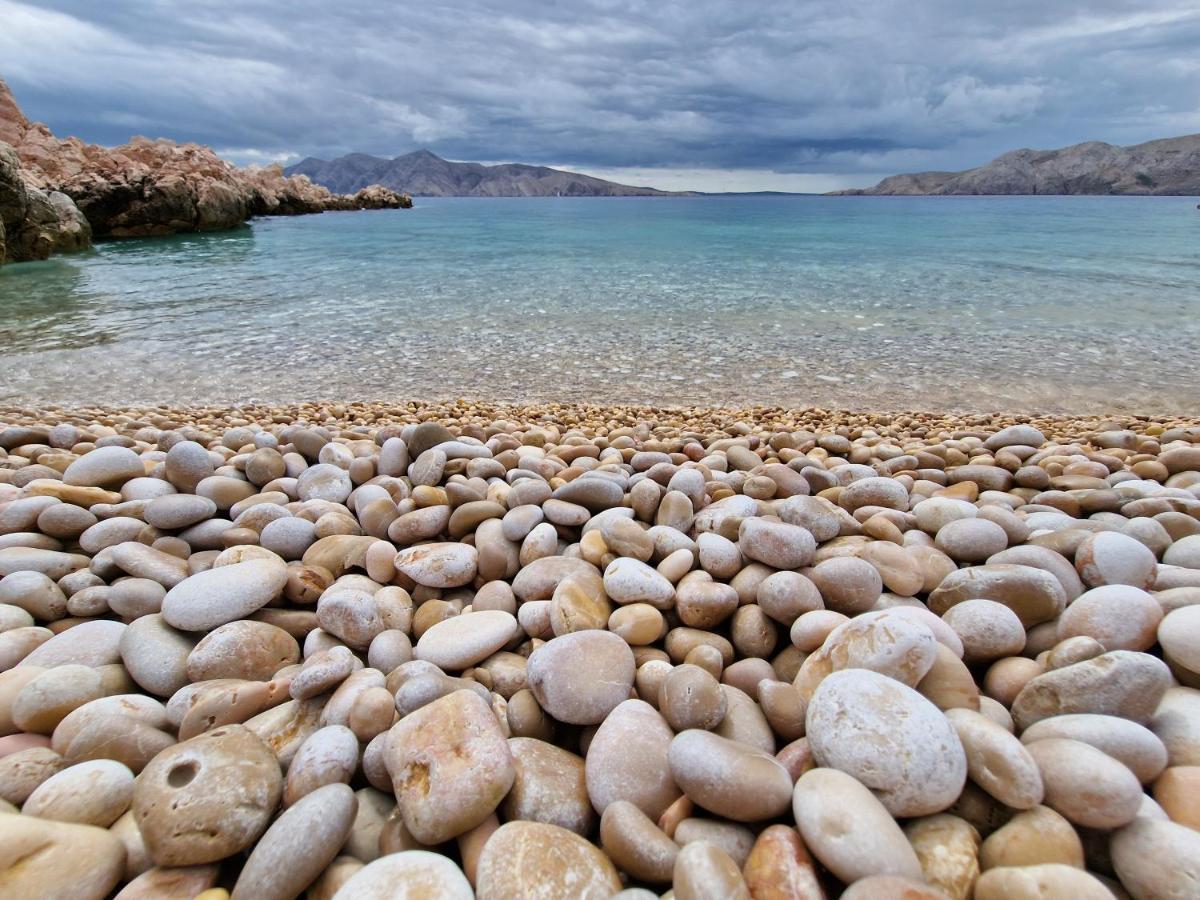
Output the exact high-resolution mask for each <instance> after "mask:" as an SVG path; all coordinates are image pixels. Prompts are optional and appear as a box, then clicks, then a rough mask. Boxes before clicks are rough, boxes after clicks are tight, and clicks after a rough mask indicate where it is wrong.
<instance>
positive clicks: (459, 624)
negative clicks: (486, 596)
mask: <svg viewBox="0 0 1200 900" xmlns="http://www.w3.org/2000/svg"><path fill="white" fill-rule="evenodd" d="M520 633H521V632H520V627H519V626H518V625H517V620H516V617H515V616H513V615H512V614H511V613H507V612H503V611H501V610H484V611H482V612H473V613H470V614H467V615H461V616H455V617H453V618H450V619H446V620H445V621H443V622H438V623H437V624H436V625H434V626H432V627H431V628H429V630H427V631H426V632H425V633H424V634H423V635H421V639H420V640H419V641H417V645H416V647H415V648H414V653H415V655H416V658H417V659H423V660H426V661H428V662H431V663H433V664H434V665H435V666H437V667H438V668H440V669H444V670H445V671H448V672H461V671H462V670H463V669H466V668H469V667H470V666H474V665H478V664H479V663H481V662H483V661H484V660H485V659H487V658H488V657H489V656H491V655H492V654H493V653H495V652H496V651H498V650H500V649H502V648H503V647H504V646H505V645H507V644H508V643H509V641H511V640H513V638H515V637H517V636H518V635H519V634H520Z"/></svg>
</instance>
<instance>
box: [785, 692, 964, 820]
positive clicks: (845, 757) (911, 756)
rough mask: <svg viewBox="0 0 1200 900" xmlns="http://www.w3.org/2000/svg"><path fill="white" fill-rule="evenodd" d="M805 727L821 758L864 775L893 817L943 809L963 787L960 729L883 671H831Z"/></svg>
mask: <svg viewBox="0 0 1200 900" xmlns="http://www.w3.org/2000/svg"><path fill="white" fill-rule="evenodd" d="M806 725H807V736H808V740H809V744H810V746H811V747H812V750H813V755H814V756H815V757H816V759H817V762H818V763H819V764H820V765H822V766H829V767H832V768H835V769H841V770H842V771H844V772H847V773H849V774H851V775H853V776H854V777H855V778H857V779H859V780H860V781H861V782H862V783H863V784H865V785H866V786H867V787H869V788H871V789H873V790H874V791H875V792H876V794H877V796H878V797H879V799H880V801H881V802H882V803H883V805H884V807H885V808H887V810H888V811H889V812H890V813H892V814H893V815H896V816H906V817H907V816H921V815H929V814H931V813H935V812H940V811H942V810H944V809H946V808H947V807H949V806H950V805H951V804H952V803H954V801H955V800H957V799H958V795H959V794H960V793H961V792H962V787H963V784H964V782H965V781H966V777H967V758H966V754H965V752H964V750H963V746H962V743H961V742H960V741H959V739H958V735H957V734H956V733H955V731H954V728H953V727H952V726H951V725H950V723H949V722H948V721H947V719H946V717H945V716H944V715H943V714H942V712H941V710H939V709H938V708H937V707H936V706H934V705H933V704H932V703H930V702H929V701H928V700H926V699H925V698H924V697H922V696H921V695H920V694H918V693H917V692H916V691H914V690H913V689H912V688H909V687H907V686H905V685H903V684H901V683H900V682H898V681H895V680H893V679H891V678H888V677H887V676H885V675H880V674H878V673H876V672H872V671H869V670H867V669H846V670H843V671H840V672H834V673H833V674H831V675H829V676H828V677H827V678H825V680H824V681H822V682H821V685H820V687H818V688H817V690H816V693H815V694H813V698H812V701H811V703H810V704H809V707H808V713H807V716H806Z"/></svg>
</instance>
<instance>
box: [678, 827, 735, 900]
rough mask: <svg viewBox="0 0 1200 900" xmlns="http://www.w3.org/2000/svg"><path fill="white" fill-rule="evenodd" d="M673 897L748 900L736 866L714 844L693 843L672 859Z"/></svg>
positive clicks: (692, 899) (700, 899)
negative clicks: (673, 864) (673, 860)
mask: <svg viewBox="0 0 1200 900" xmlns="http://www.w3.org/2000/svg"><path fill="white" fill-rule="evenodd" d="M672 876H673V877H672V879H671V888H672V892H671V893H672V896H673V897H675V898H677V900H717V898H728V900H750V891H749V890H748V889H747V887H746V881H745V879H744V878H743V877H742V873H741V872H740V871H738V864H737V862H735V861H734V860H733V858H732V857H731V856H730V855H729V854H728V853H726V852H725V851H724V850H723V849H721V848H720V847H718V846H717V845H716V844H712V843H709V842H708V841H694V842H692V843H690V844H686V845H685V846H684V848H683V849H682V850H681V851H679V855H678V856H677V857H676V858H675V868H674V871H673V872H672Z"/></svg>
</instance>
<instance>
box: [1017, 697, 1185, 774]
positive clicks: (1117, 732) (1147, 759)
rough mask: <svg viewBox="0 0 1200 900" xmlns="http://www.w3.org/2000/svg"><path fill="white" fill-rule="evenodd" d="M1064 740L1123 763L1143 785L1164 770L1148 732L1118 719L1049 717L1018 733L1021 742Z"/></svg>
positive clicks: (1159, 748) (1162, 749)
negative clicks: (1097, 751) (1083, 745)
mask: <svg viewBox="0 0 1200 900" xmlns="http://www.w3.org/2000/svg"><path fill="white" fill-rule="evenodd" d="M1046 738H1067V739H1069V740H1073V741H1082V742H1083V743H1085V744H1091V745H1092V746H1093V747H1095V748H1096V749H1097V750H1100V751H1102V752H1103V753H1106V754H1107V755H1109V756H1111V757H1112V758H1113V759H1115V760H1117V761H1118V762H1121V763H1124V764H1125V765H1126V767H1128V768H1129V770H1130V771H1131V772H1133V774H1134V775H1136V776H1137V778H1138V780H1139V781H1141V782H1143V783H1147V782H1150V781H1153V780H1154V779H1155V778H1157V777H1158V776H1159V774H1160V773H1161V772H1162V770H1163V769H1165V768H1166V767H1167V748H1166V746H1165V745H1164V744H1163V742H1162V741H1161V740H1160V739H1159V738H1158V737H1157V736H1156V735H1155V734H1154V732H1152V731H1151V730H1150V729H1148V728H1146V727H1144V726H1142V725H1139V724H1137V723H1136V722H1131V721H1130V720H1129V719H1122V718H1120V717H1118V716H1102V715H1095V714H1089V713H1076V714H1073V715H1064V716H1051V717H1050V718H1048V719H1042V720H1041V721H1040V722H1035V723H1034V724H1032V725H1030V726H1029V727H1028V728H1026V729H1025V730H1024V731H1023V732H1021V742H1022V743H1023V744H1027V745H1028V744H1032V743H1033V742H1034V741H1040V740H1045V739H1046Z"/></svg>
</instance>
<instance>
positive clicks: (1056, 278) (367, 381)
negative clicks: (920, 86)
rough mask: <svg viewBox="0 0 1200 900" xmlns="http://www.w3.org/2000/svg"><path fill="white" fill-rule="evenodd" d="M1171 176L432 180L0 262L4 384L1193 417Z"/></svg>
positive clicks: (1190, 308)
mask: <svg viewBox="0 0 1200 900" xmlns="http://www.w3.org/2000/svg"><path fill="white" fill-rule="evenodd" d="M1198 365H1200V209H1197V198H1168V197H819V196H761V195H758V196H754V195H751V196H700V197H671V198H512V199H508V198H504V199H476V198H447V199H423V198H418V199H417V200H416V203H415V206H414V207H413V208H412V209H410V210H384V211H370V212H354V213H338V212H334V213H325V214H322V215H315V216H301V217H294V218H266V219H258V220H254V221H252V222H251V223H249V224H248V225H247V226H245V227H242V228H239V229H237V230H234V231H226V232H220V233H210V234H187V235H177V236H174V237H164V238H146V239H136V240H123V241H109V242H104V243H100V244H98V245H97V246H96V247H95V249H93V250H90V251H87V252H84V253H80V254H75V255H69V256H60V257H56V258H53V259H50V260H48V261H45V262H37V263H21V264H16V265H9V266H5V267H3V268H0V401H2V402H4V403H5V404H7V405H18V404H21V405H36V404H58V405H62V406H81V405H98V404H135V403H137V404H140V403H176V404H184V403H187V404H202V403H204V404H208V403H212V404H237V403H243V402H252V401H253V402H258V401H279V402H290V401H297V400H330V399H336V400H392V401H404V400H409V399H447V398H456V397H465V398H471V399H487V400H497V401H511V402H516V403H520V402H547V401H594V402H602V403H612V402H628V403H638V404H648V405H652V406H658V407H666V406H696V405H703V406H749V405H767V406H783V407H804V406H823V407H833V408H841V409H860V410H925V411H953V412H963V411H977V412H991V411H1021V412H1025V413H1142V414H1146V415H1156V416H1161V415H1168V414H1170V413H1192V414H1195V413H1197V412H1200V371H1198Z"/></svg>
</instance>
